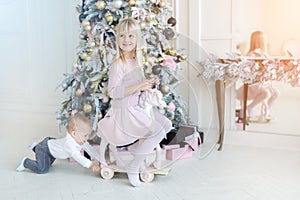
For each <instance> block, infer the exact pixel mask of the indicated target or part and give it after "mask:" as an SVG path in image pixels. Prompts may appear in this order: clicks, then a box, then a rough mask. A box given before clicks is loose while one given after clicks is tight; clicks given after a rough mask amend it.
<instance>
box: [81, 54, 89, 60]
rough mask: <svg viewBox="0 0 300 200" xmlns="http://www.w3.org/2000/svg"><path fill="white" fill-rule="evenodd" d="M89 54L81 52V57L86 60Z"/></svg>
mask: <svg viewBox="0 0 300 200" xmlns="http://www.w3.org/2000/svg"><path fill="white" fill-rule="evenodd" d="M87 56H88V55H87V53H86V52H83V53H82V54H80V58H81V59H83V60H85V59H86V57H87Z"/></svg>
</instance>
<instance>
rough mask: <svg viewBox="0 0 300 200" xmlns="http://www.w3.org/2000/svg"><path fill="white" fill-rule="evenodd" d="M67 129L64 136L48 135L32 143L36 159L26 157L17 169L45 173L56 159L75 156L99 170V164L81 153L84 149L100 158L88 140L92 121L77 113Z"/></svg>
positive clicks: (89, 166)
mask: <svg viewBox="0 0 300 200" xmlns="http://www.w3.org/2000/svg"><path fill="white" fill-rule="evenodd" d="M67 131H68V133H67V135H66V136H65V137H64V138H61V139H55V138H51V137H47V138H45V139H44V140H43V141H41V142H40V143H38V144H37V145H35V146H34V145H31V148H32V150H33V151H34V152H35V157H36V160H31V159H29V158H27V157H25V158H23V159H22V162H21V164H20V165H19V166H18V167H17V169H16V170H17V171H23V170H25V168H27V169H30V170H32V171H34V172H35V173H38V174H44V173H47V172H48V171H49V168H50V166H51V165H52V163H53V162H54V161H55V159H66V158H73V159H74V160H75V161H77V162H78V163H79V164H81V165H82V166H83V167H86V168H89V169H91V170H92V171H93V172H99V171H100V166H99V164H98V163H95V162H92V161H90V160H89V159H87V158H85V157H84V156H83V155H82V154H81V153H80V151H81V150H82V149H84V150H85V151H86V152H87V153H88V154H89V155H90V156H92V157H93V158H95V159H96V160H99V155H98V153H97V151H96V150H94V148H93V147H92V146H91V145H90V144H89V143H88V142H87V139H88V138H89V136H90V134H91V132H92V124H91V121H90V120H89V119H88V118H86V117H85V116H83V115H82V114H79V113H76V114H75V115H74V116H72V117H71V118H70V120H69V122H68V125H67Z"/></svg>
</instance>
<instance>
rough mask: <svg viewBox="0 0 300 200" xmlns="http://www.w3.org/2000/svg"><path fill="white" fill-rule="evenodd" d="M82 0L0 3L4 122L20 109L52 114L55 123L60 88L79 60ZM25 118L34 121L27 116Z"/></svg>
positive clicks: (0, 101) (0, 107)
mask: <svg viewBox="0 0 300 200" xmlns="http://www.w3.org/2000/svg"><path fill="white" fill-rule="evenodd" d="M78 3H80V1H79V0H77V1H74V0H64V1H61V0H51V1H40V0H2V1H0V44H1V45H0V55H1V65H0V81H1V84H0V94H1V95H0V113H1V116H0V117H1V118H0V120H1V121H2V122H3V121H4V120H7V119H8V118H9V116H11V118H12V120H15V119H16V117H15V116H19V115H20V114H21V113H23V114H24V113H27V114H29V113H30V115H31V114H33V113H37V114H41V113H44V114H45V115H52V118H53V119H54V120H53V122H54V127H55V126H56V123H55V111H56V110H57V108H58V105H59V104H60V100H61V95H62V93H61V92H60V90H57V91H55V88H56V87H57V85H58V83H59V82H60V81H61V80H62V79H63V73H64V72H67V71H69V70H67V69H70V68H71V67H72V63H73V61H75V55H76V54H75V53H76V49H75V47H76V45H77V42H78V39H77V38H78V30H79V25H78V14H77V13H76V10H75V7H76V5H77V4H78ZM11 113H15V116H14V115H13V114H11ZM42 115H43V114H42ZM21 120H22V121H27V122H28V123H32V122H31V121H33V120H32V119H29V118H28V117H23V118H22V119H21ZM53 122H51V123H53ZM36 123H44V124H47V122H43V121H36ZM52 127H53V126H52ZM51 131H52V132H53V131H56V128H54V129H52V130H51ZM1 132H2V131H1Z"/></svg>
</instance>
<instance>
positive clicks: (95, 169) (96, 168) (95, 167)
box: [90, 162, 101, 172]
mask: <svg viewBox="0 0 300 200" xmlns="http://www.w3.org/2000/svg"><path fill="white" fill-rule="evenodd" d="M90 169H91V170H92V172H100V170H101V167H100V165H99V163H94V162H92V164H91V166H90Z"/></svg>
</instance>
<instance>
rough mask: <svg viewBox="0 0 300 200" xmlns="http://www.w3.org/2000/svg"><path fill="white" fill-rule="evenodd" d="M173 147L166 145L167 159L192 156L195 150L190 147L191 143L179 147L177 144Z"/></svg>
mask: <svg viewBox="0 0 300 200" xmlns="http://www.w3.org/2000/svg"><path fill="white" fill-rule="evenodd" d="M167 146H169V145H167ZM172 146H173V148H170V147H164V148H167V149H166V159H167V160H178V159H184V158H191V157H192V156H193V150H192V148H191V147H190V145H188V144H187V145H185V146H184V147H179V146H177V148H176V147H174V146H176V145H172Z"/></svg>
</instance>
